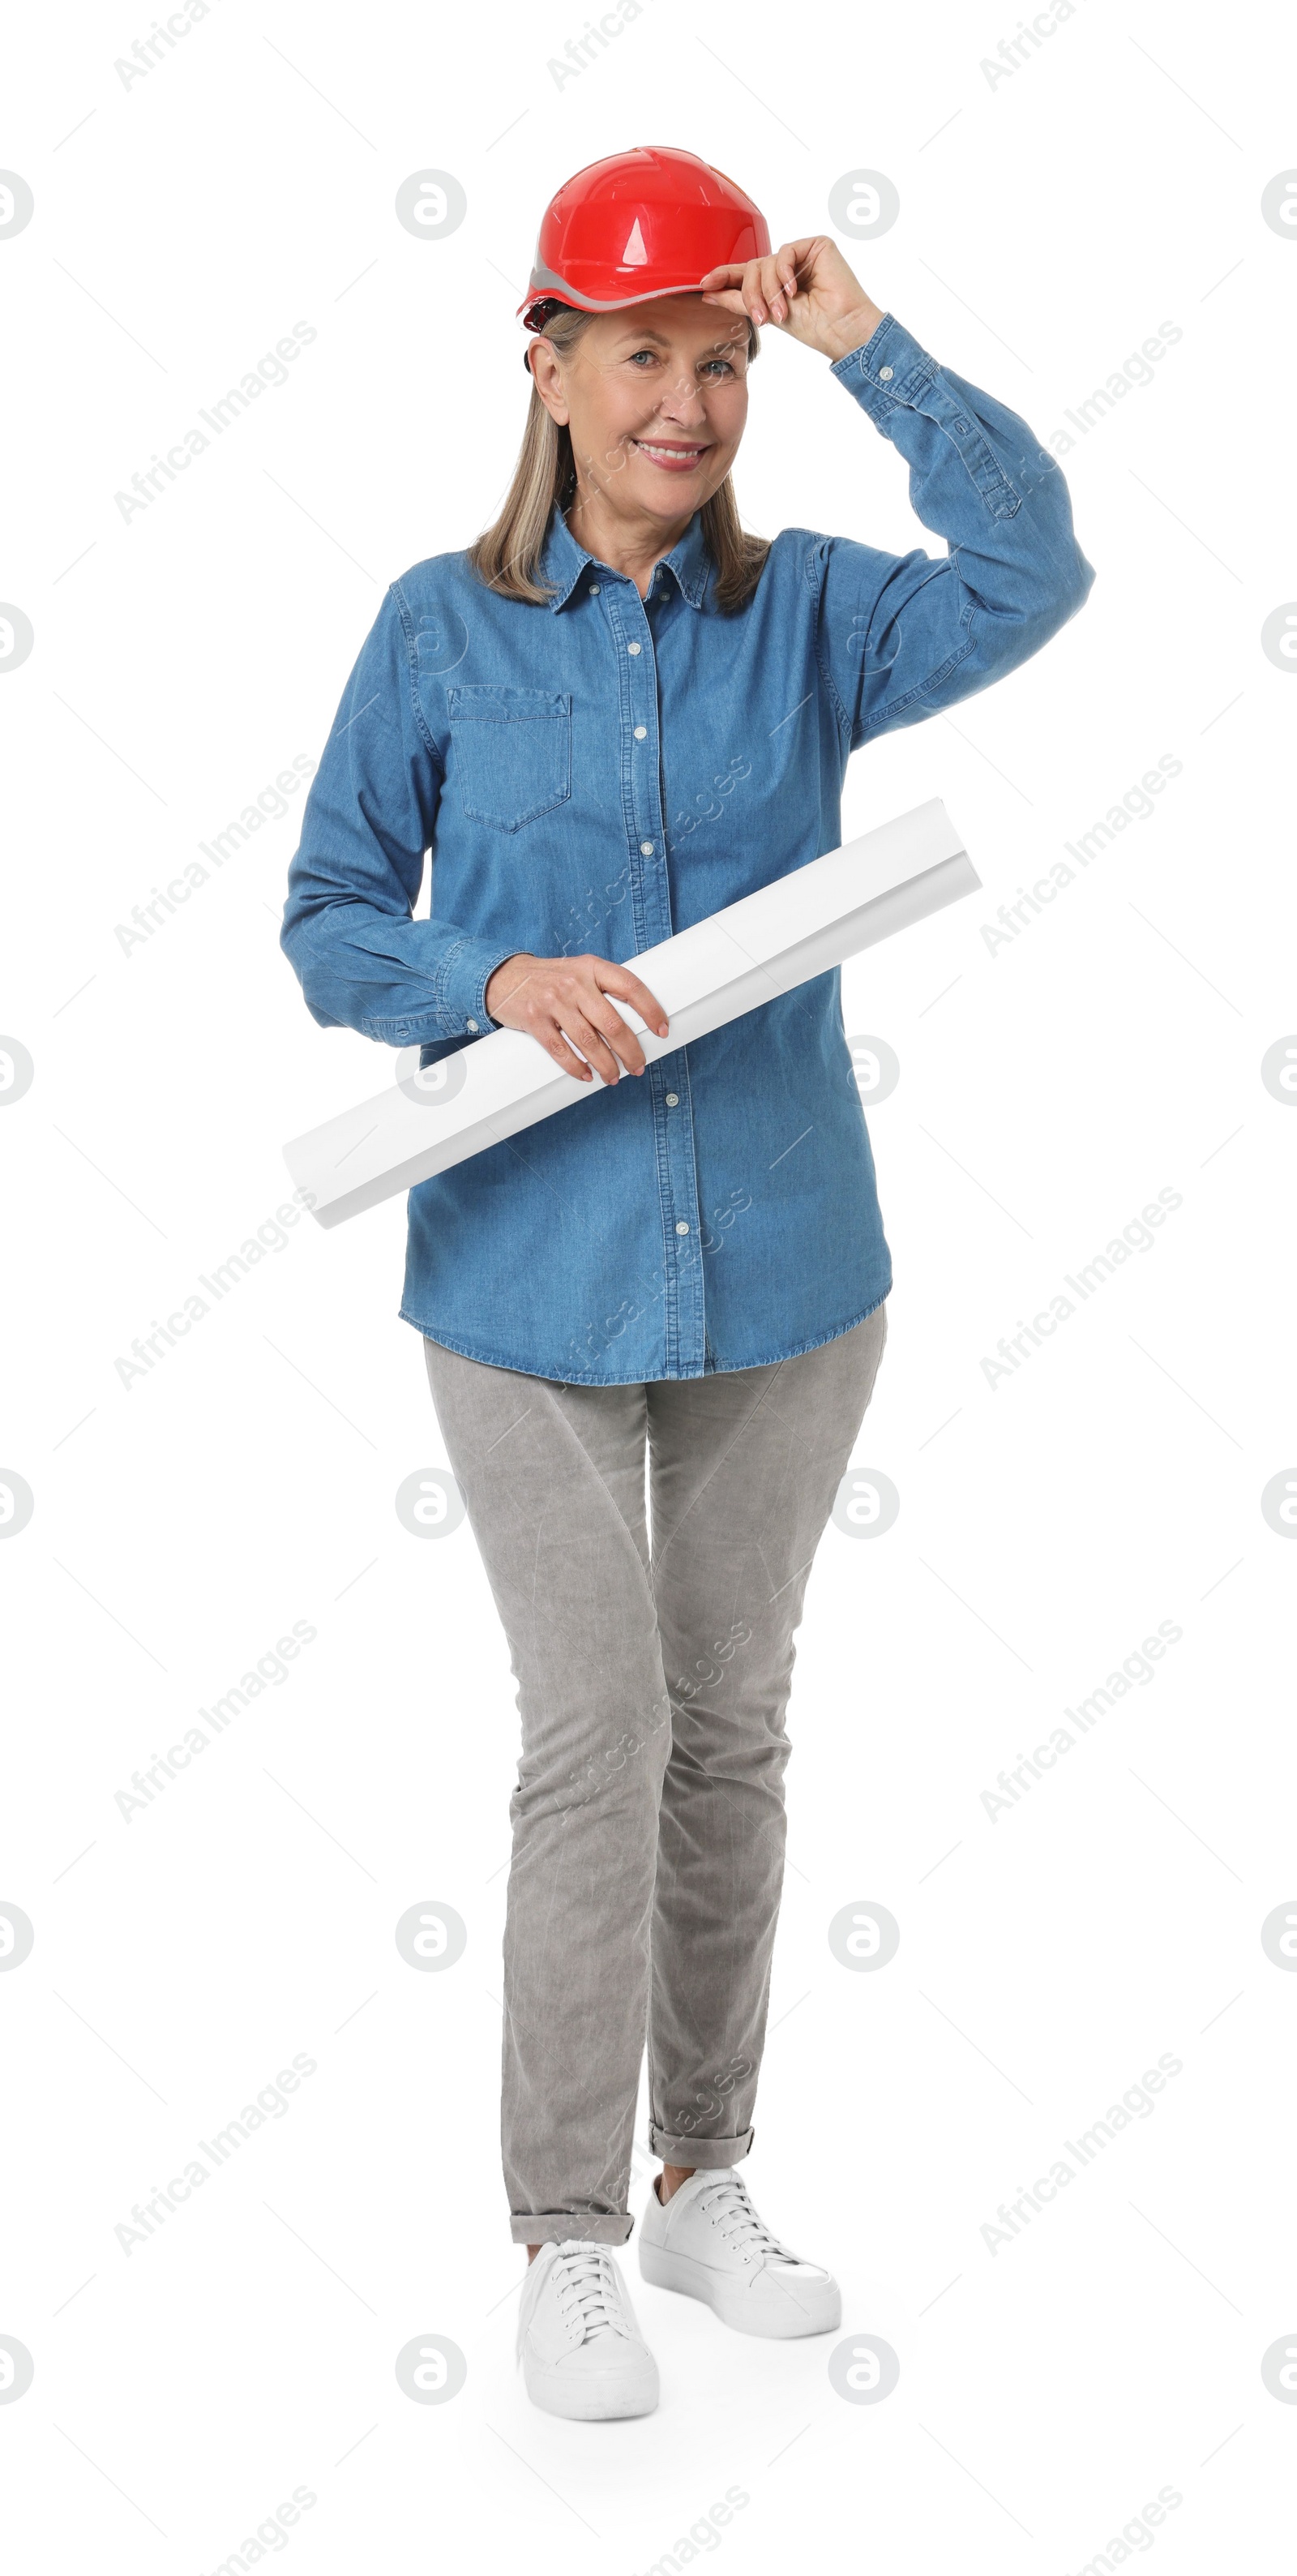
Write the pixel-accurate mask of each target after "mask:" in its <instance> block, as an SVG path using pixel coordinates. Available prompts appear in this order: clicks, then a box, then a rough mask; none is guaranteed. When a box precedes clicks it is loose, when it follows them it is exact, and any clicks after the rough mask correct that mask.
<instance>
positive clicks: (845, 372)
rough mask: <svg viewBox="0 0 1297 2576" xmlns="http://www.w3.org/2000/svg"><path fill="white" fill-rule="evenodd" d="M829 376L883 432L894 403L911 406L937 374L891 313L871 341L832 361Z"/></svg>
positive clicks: (931, 361)
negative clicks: (833, 376) (831, 376)
mask: <svg viewBox="0 0 1297 2576" xmlns="http://www.w3.org/2000/svg"><path fill="white" fill-rule="evenodd" d="M832 372H833V374H834V375H835V376H836V377H837V379H838V382H839V384H840V385H845V386H846V388H847V391H848V393H850V394H854V395H855V398H856V401H857V402H858V403H859V404H860V405H861V408H862V409H863V410H864V411H867V412H868V413H869V416H870V418H871V420H873V421H875V422H876V423H877V426H878V427H879V429H881V430H884V431H885V430H886V426H887V420H888V415H889V414H890V413H891V412H892V411H893V410H894V408H895V406H896V404H897V403H898V402H899V403H913V402H915V400H916V398H917V396H918V395H919V394H920V393H921V392H922V391H923V389H924V387H925V386H927V385H930V384H931V382H932V379H933V377H934V376H935V375H936V373H937V361H936V359H935V358H933V357H930V356H929V354H928V351H927V350H926V349H923V348H921V347H920V345H919V343H918V341H917V340H916V339H914V338H913V337H912V336H911V334H910V333H909V332H908V331H907V330H906V328H905V325H904V323H902V322H898V321H897V319H896V315H895V314H894V313H885V314H884V315H883V318H882V321H881V322H880V323H879V325H878V328H877V330H876V331H875V333H874V335H873V338H872V339H871V340H866V342H865V344H864V347H863V348H861V349H849V350H848V351H847V354H846V356H845V358H835V359H834V361H833V368H832Z"/></svg>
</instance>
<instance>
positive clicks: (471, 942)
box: [433, 939, 518, 1038]
mask: <svg viewBox="0 0 1297 2576" xmlns="http://www.w3.org/2000/svg"><path fill="white" fill-rule="evenodd" d="M517 954H518V943H517V940H516V939H515V940H514V941H513V942H512V943H511V944H510V945H508V946H506V947H500V946H499V945H498V944H497V943H496V942H494V941H492V940H489V939H459V940H456V942H455V945H454V947H453V948H450V949H448V950H447V952H446V955H445V956H444V957H443V959H442V961H441V966H440V968H439V970H438V974H437V982H436V988H435V992H434V996H433V1007H434V1009H435V1011H436V1014H437V1021H438V1030H439V1034H440V1035H441V1036H442V1037H446V1038H457V1037H470V1038H475V1037H479V1036H485V1035H486V1033H487V1032H488V1030H490V1029H498V1028H502V1027H503V1025H504V1023H503V1021H501V1020H493V1019H492V1017H491V1014H490V1012H489V1011H488V1009H487V1007H486V988H487V985H488V984H489V983H490V981H491V977H492V976H493V975H494V973H495V970H496V968H497V966H503V964H504V961H505V959H506V957H516V956H517Z"/></svg>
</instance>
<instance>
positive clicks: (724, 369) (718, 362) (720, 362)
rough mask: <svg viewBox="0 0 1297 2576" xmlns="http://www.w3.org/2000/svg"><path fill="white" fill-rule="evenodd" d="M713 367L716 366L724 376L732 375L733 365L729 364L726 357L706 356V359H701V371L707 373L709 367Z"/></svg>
mask: <svg viewBox="0 0 1297 2576" xmlns="http://www.w3.org/2000/svg"><path fill="white" fill-rule="evenodd" d="M713 367H716V368H717V369H719V371H720V373H721V374H722V375H724V376H732V375H733V373H734V369H733V367H732V366H731V365H730V362H729V359H728V358H706V359H704V361H703V372H704V374H706V373H708V372H709V371H710V369H711V368H713Z"/></svg>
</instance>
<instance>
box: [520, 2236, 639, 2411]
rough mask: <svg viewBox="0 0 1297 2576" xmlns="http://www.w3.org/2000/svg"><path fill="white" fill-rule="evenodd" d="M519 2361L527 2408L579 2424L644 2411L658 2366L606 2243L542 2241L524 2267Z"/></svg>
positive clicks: (574, 2239)
mask: <svg viewBox="0 0 1297 2576" xmlns="http://www.w3.org/2000/svg"><path fill="white" fill-rule="evenodd" d="M518 2358H519V2360H520V2361H521V2363H522V2369H523V2378H524V2380H525V2382H526V2388H527V2394H528V2396H529V2397H530V2399H531V2400H532V2403H533V2405H536V2406H543V2407H544V2408H545V2409H546V2411H547V2412H548V2413H549V2414H551V2415H575V2416H577V2417H579V2418H580V2419H581V2420H582V2421H583V2422H594V2421H595V2420H597V2419H599V2418H602V2417H605V2416H614V2415H650V2414H651V2413H652V2411H653V2408H654V2407H655V2406H656V2404H657V2402H658V2371H657V2363H656V2362H655V2360H654V2358H653V2355H652V2353H651V2352H650V2351H649V2348H648V2345H647V2344H646V2343H645V2341H644V2338H643V2336H642V2335H641V2333H640V2330H639V2327H638V2325H637V2323H636V2321H635V2312H634V2309H633V2308H632V2306H631V2303H630V2300H629V2298H628V2297H627V2295H626V2284H625V2282H624V2281H623V2279H622V2276H621V2272H620V2270H619V2268H618V2266H617V2263H616V2262H615V2260H614V2258H613V2253H612V2248H611V2246H608V2245H596V2244H594V2243H593V2242H591V2241H589V2240H588V2239H586V2238H584V2237H579V2236H570V2237H567V2238H565V2239H564V2241H563V2243H562V2244H559V2245H554V2244H549V2245H542V2247H541V2249H540V2252H539V2254H538V2255H537V2257H536V2260H535V2262H534V2263H529V2264H528V2266H527V2274H526V2278H525V2280H524V2282H523V2285H522V2309H521V2314H520V2316H519V2320H518Z"/></svg>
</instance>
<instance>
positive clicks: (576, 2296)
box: [552, 2238, 630, 2343]
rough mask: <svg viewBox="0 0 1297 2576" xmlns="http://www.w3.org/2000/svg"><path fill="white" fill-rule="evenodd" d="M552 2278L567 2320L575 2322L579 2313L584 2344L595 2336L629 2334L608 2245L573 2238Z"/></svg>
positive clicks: (563, 2247) (558, 2257) (557, 2257)
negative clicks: (573, 2319) (574, 2319)
mask: <svg viewBox="0 0 1297 2576" xmlns="http://www.w3.org/2000/svg"><path fill="white" fill-rule="evenodd" d="M552 2277H553V2281H554V2289H555V2294H556V2296H557V2298H558V2302H559V2307H560V2309H561V2311H562V2313H563V2316H564V2318H565V2320H566V2321H568V2322H571V2320H572V2313H573V2310H574V2309H575V2311H576V2321H577V2323H578V2324H579V2325H580V2328H581V2341H582V2343H588V2342H589V2341H590V2339H591V2337H592V2336H593V2335H600V2334H621V2335H624V2334H629V2332H630V2327H629V2325H628V2324H627V2321H626V2312H625V2309H624V2308H623V2306H622V2298H621V2284H620V2282H619V2281H618V2278H617V2271H616V2266H615V2264H614V2262H613V2258H612V2256H611V2254H610V2253H609V2251H608V2248H607V2246H606V2245H596V2244H595V2243H594V2242H593V2241H592V2240H590V2241H586V2240H583V2239H579V2238H572V2239H569V2240H568V2241H567V2242H566V2243H564V2244H561V2245H560V2246H559V2249H558V2252H557V2254H556V2255H555V2257H554V2266H553V2275H552Z"/></svg>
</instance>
